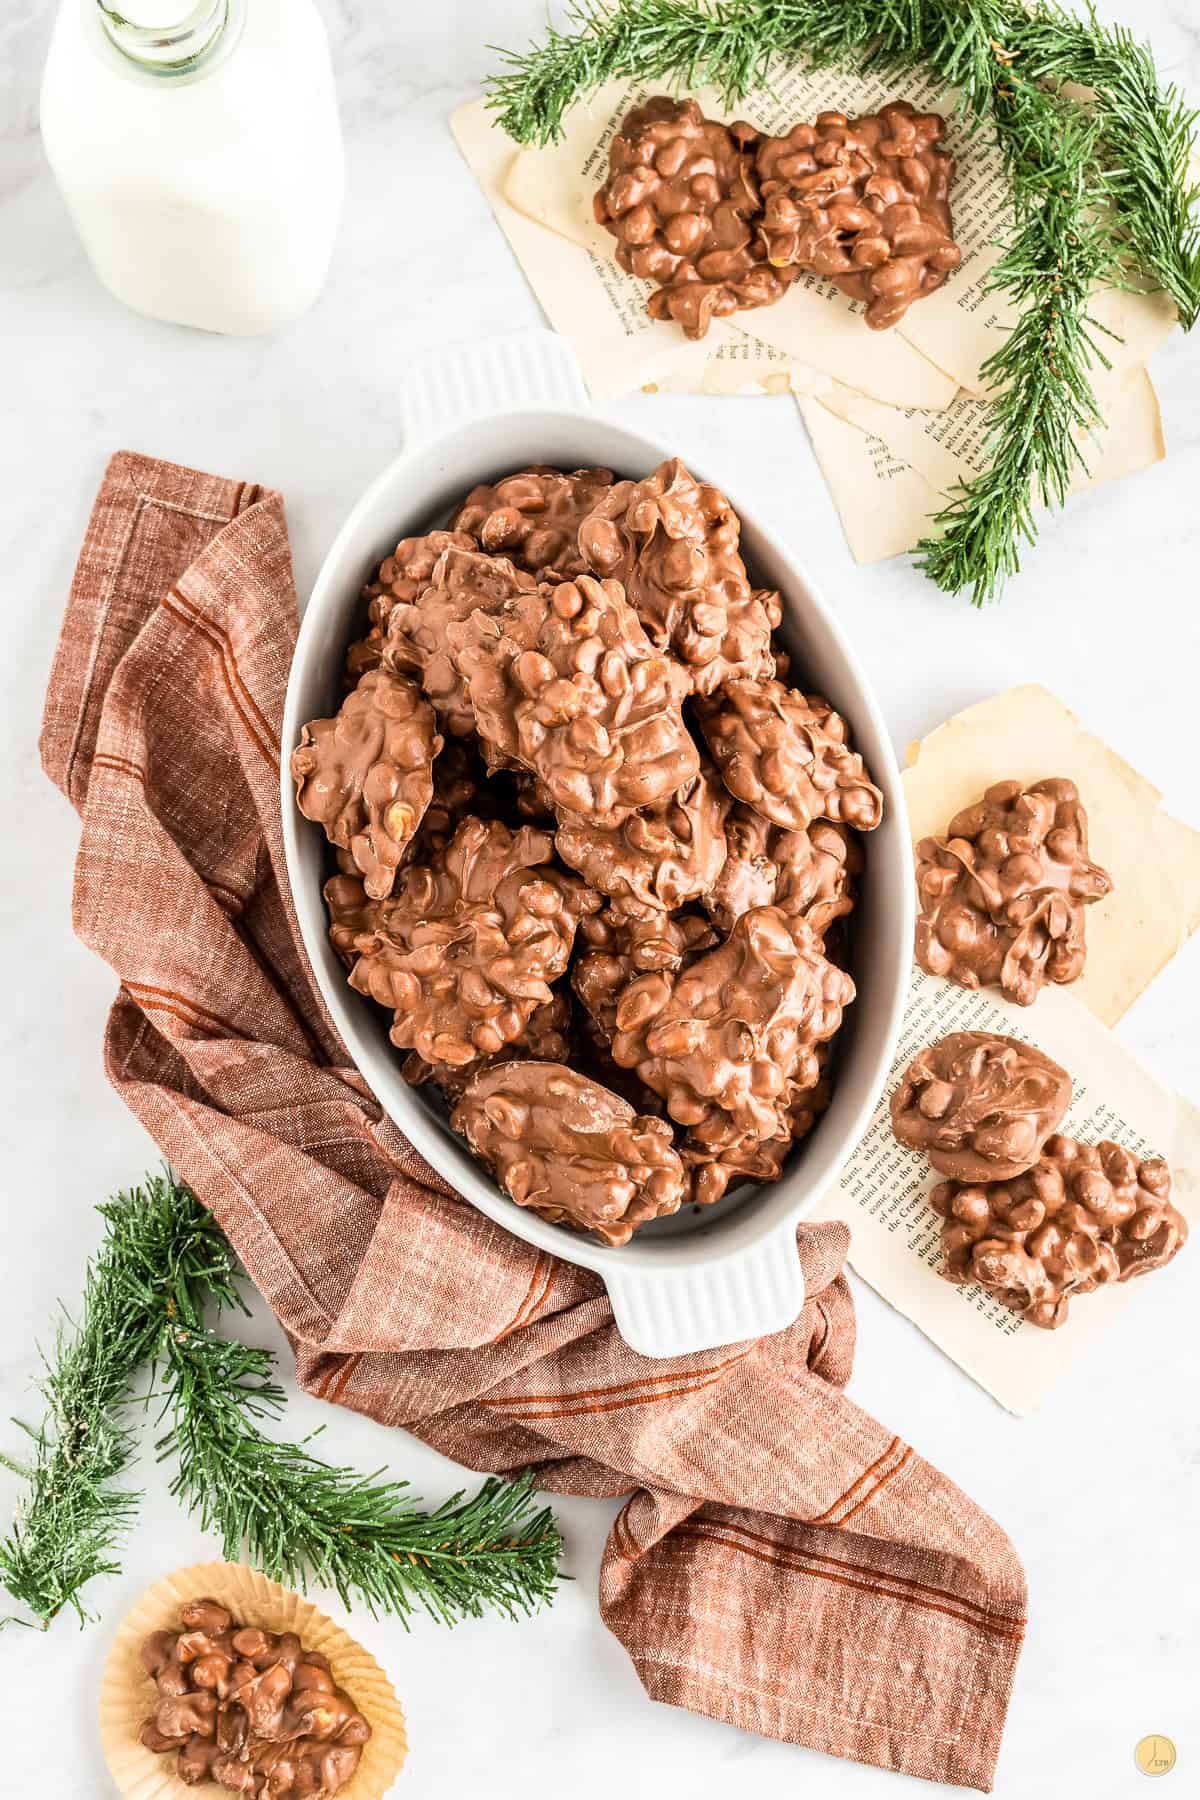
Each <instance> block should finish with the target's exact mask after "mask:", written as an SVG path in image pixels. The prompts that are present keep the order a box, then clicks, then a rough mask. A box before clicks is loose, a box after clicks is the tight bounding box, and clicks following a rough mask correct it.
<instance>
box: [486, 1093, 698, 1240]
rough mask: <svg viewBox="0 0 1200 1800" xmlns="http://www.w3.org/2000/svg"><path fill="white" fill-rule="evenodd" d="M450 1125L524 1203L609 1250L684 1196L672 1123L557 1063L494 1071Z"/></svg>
mask: <svg viewBox="0 0 1200 1800" xmlns="http://www.w3.org/2000/svg"><path fill="white" fill-rule="evenodd" d="M451 1122H452V1124H453V1125H454V1128H455V1130H456V1131H461V1132H462V1134H463V1136H464V1137H465V1138H466V1140H467V1142H468V1143H469V1144H470V1146H471V1149H472V1150H473V1151H474V1153H475V1155H476V1156H477V1157H478V1158H479V1159H480V1161H481V1162H483V1163H486V1165H487V1166H488V1168H490V1169H491V1170H492V1172H493V1173H494V1174H495V1176H496V1178H497V1180H498V1181H499V1182H500V1184H501V1186H502V1187H503V1188H504V1190H505V1192H506V1193H507V1194H508V1195H509V1196H510V1197H511V1198H512V1199H513V1200H515V1201H516V1203H517V1205H518V1206H528V1207H530V1208H531V1209H532V1210H533V1211H534V1212H536V1213H538V1214H539V1215H540V1217H542V1218H543V1219H548V1220H550V1222H551V1223H552V1224H568V1225H573V1226H575V1227H576V1229H577V1230H580V1231H594V1232H595V1233H596V1235H597V1236H598V1237H602V1238H603V1239H604V1241H605V1243H608V1244H625V1243H628V1241H629V1239H630V1238H631V1237H632V1236H633V1233H634V1232H635V1231H636V1230H637V1228H638V1226H639V1225H642V1224H644V1223H645V1222H646V1220H647V1219H658V1218H661V1217H662V1216H663V1215H664V1214H665V1213H673V1212H677V1211H678V1209H679V1206H680V1203H681V1201H682V1199H683V1195H684V1186H685V1183H684V1173H683V1164H682V1163H681V1162H680V1160H679V1156H678V1154H677V1153H676V1151H675V1148H674V1145H673V1143H672V1140H671V1127H670V1126H669V1125H668V1124H667V1123H666V1122H665V1121H664V1120H662V1119H655V1118H649V1117H639V1116H638V1114H637V1113H635V1112H634V1109H633V1107H632V1106H629V1105H627V1104H626V1102H625V1101H624V1100H621V1099H619V1098H618V1097H617V1095H616V1094H613V1093H610V1092H609V1091H608V1090H607V1089H606V1088H602V1087H599V1086H597V1084H596V1083H595V1082H594V1081H589V1080H588V1079H587V1078H586V1077H585V1076H583V1075H577V1074H575V1072H574V1071H573V1070H572V1069H568V1068H565V1067H564V1066H563V1065H562V1064H561V1063H536V1062H517V1063H505V1064H503V1066H501V1067H500V1068H494V1069H490V1070H488V1072H487V1073H486V1074H484V1075H481V1076H479V1077H478V1079H477V1080H475V1081H473V1082H472V1083H471V1085H470V1087H469V1088H467V1090H466V1092H465V1093H464V1094H463V1096H462V1098H461V1100H460V1101H459V1102H458V1105H457V1106H456V1107H455V1109H454V1114H453V1118H452V1121H451Z"/></svg>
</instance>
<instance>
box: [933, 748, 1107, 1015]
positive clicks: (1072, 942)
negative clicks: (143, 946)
mask: <svg viewBox="0 0 1200 1800" xmlns="http://www.w3.org/2000/svg"><path fill="white" fill-rule="evenodd" d="M1111 892H1112V879H1111V877H1110V876H1109V875H1108V873H1107V871H1106V870H1104V869H1102V868H1101V867H1100V866H1099V864H1098V863H1094V862H1092V861H1090V860H1089V857H1088V836H1087V814H1086V813H1085V812H1084V809H1083V806H1082V803H1081V802H1080V798H1079V792H1078V789H1077V788H1076V786H1075V783H1074V782H1073V781H1066V780H1062V779H1053V780H1046V781H1037V782H1034V783H1033V784H1032V785H1031V786H1029V787H1026V786H1024V785H1023V784H1022V783H1021V782H1019V781H998V782H996V783H994V785H993V786H991V787H990V788H988V789H987V791H986V793H985V794H984V796H983V798H982V799H981V800H979V801H977V802H976V804H975V805H974V806H968V807H965V808H964V809H963V811H962V812H960V813H957V814H956V815H955V816H954V818H953V819H951V821H950V824H949V826H948V828H947V831H946V835H945V837H929V838H923V839H922V840H921V842H920V843H919V844H918V845H917V895H918V900H919V904H920V912H919V916H918V919H917V944H916V950H917V961H918V962H919V963H920V965H921V967H922V968H923V969H925V970H927V971H928V973H929V974H931V975H944V976H946V977H947V978H948V979H949V980H950V981H955V982H957V983H958V984H959V986H960V987H966V988H980V987H998V988H1000V990H1001V991H1002V992H1003V993H1004V995H1005V996H1006V997H1007V998H1008V999H1010V1000H1015V1001H1017V1003H1018V1004H1019V1005H1021V1006H1031V1005H1032V1004H1033V1002H1034V1001H1035V1000H1036V999H1037V996H1038V994H1039V992H1040V991H1041V989H1042V988H1043V987H1044V986H1045V984H1046V983H1047V982H1054V983H1057V984H1060V985H1061V984H1064V983H1067V982H1071V981H1077V980H1078V978H1079V976H1080V975H1082V974H1083V968H1084V963H1085V961H1086V958H1087V944H1086V941H1085V937H1084V912H1085V909H1086V908H1087V907H1089V906H1093V905H1095V903H1096V901H1098V900H1103V899H1104V897H1105V895H1106V894H1109V893H1111Z"/></svg>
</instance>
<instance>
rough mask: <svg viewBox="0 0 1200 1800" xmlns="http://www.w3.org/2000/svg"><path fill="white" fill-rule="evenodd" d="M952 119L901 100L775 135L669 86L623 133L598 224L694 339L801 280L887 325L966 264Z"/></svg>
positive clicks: (656, 304) (664, 315)
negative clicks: (706, 109)
mask: <svg viewBox="0 0 1200 1800" xmlns="http://www.w3.org/2000/svg"><path fill="white" fill-rule="evenodd" d="M944 129H945V121H944V120H943V119H942V118H941V117H940V116H939V115H938V114H937V113H919V112H917V111H915V109H914V108H913V107H912V106H911V105H910V104H909V102H908V101H907V100H893V101H890V102H889V103H888V105H886V106H885V107H884V108H883V109H882V111H880V112H878V113H869V114H867V115H865V116H864V117H863V118H859V119H851V118H848V117H847V116H846V114H845V113H839V112H823V113H819V114H818V115H817V118H816V120H815V122H814V123H813V124H811V125H809V124H797V125H793V126H792V128H791V130H790V131H789V132H788V133H787V134H786V135H785V136H783V137H768V136H767V135H766V134H765V133H763V132H760V131H756V130H755V128H754V127H753V126H752V125H746V124H744V123H740V122H739V123H736V124H733V125H723V124H721V123H720V122H719V121H718V120H716V119H706V118H705V116H704V114H703V113H702V112H701V110H700V108H699V106H698V105H697V104H696V102H695V101H694V100H673V99H671V98H670V97H669V96H666V95H659V96H656V97H655V98H654V99H652V100H647V101H646V103H645V105H644V106H638V107H635V108H634V110H633V111H632V112H631V113H630V114H629V115H628V117H627V118H626V119H625V121H624V123H623V125H622V126H621V129H620V131H619V133H618V134H617V136H616V137H615V138H614V139H613V141H612V144H611V146H610V149H609V172H608V179H607V181H606V182H605V183H604V186H603V187H602V188H601V189H600V191H599V192H598V193H597V195H596V197H595V213H596V218H597V221H598V222H599V223H600V224H601V225H603V226H604V227H605V229H606V230H607V231H610V232H612V234H613V236H614V237H615V238H616V240H617V252H616V254H617V261H618V262H619V263H620V265H621V267H622V268H623V269H627V270H628V271H629V273H630V274H632V275H637V276H640V277H641V278H642V279H643V280H646V281H653V282H655V283H656V284H657V291H656V292H655V293H654V294H652V295H651V297H650V300H649V304H648V310H649V312H650V316H651V317H652V318H655V319H674V320H675V321H676V322H677V323H678V324H679V325H681V326H682V328H683V330H684V332H685V333H686V334H687V336H688V337H690V338H702V337H703V336H704V334H705V332H706V331H707V330H708V327H709V324H710V323H711V321H712V320H713V319H724V318H728V317H729V315H730V314H731V313H735V312H738V311H740V310H742V309H743V308H747V307H757V306H770V305H773V304H774V302H775V301H777V300H780V299H782V297H783V295H784V294H785V293H786V292H787V290H788V288H789V287H790V286H791V285H792V284H793V283H794V282H796V281H798V280H799V279H800V277H801V276H802V275H804V274H814V275H820V276H824V277H826V278H827V279H828V280H830V281H832V282H833V283H834V285H835V286H836V287H838V288H840V289H841V291H842V293H844V294H847V295H849V296H850V298H851V299H852V300H857V301H859V302H861V303H862V304H863V307H864V317H865V319H866V322H867V324H868V325H870V326H871V327H872V328H873V329H874V330H876V331H883V330H886V329H887V327H888V326H891V325H895V324H897V323H898V322H899V320H900V319H902V318H903V317H904V315H905V313H906V312H907V311H908V309H909V307H910V306H911V305H912V303H913V301H914V300H921V299H923V298H924V297H925V296H926V295H927V294H932V293H933V292H934V291H935V290H936V289H937V288H939V287H941V286H942V284H943V282H944V281H945V279H946V277H947V275H949V273H950V271H951V270H952V269H956V268H957V267H958V265H959V263H960V262H961V261H962V252H961V250H960V249H959V247H958V245H957V244H956V243H955V242H954V237H953V227H952V224H951V219H950V198H949V196H950V184H951V182H952V181H953V179H954V161H953V158H952V157H950V156H948V155H947V154H946V152H945V151H944V150H943V149H941V147H940V140H941V137H942V133H943V131H944Z"/></svg>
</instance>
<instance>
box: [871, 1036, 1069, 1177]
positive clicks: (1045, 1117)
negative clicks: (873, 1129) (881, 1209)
mask: <svg viewBox="0 0 1200 1800" xmlns="http://www.w3.org/2000/svg"><path fill="white" fill-rule="evenodd" d="M1070 1104H1071V1077H1070V1076H1069V1075H1068V1074H1067V1071H1066V1070H1065V1069H1063V1068H1060V1067H1059V1065H1058V1064H1057V1063H1056V1062H1052V1061H1051V1059H1050V1058H1049V1057H1048V1056H1046V1055H1044V1054H1043V1053H1042V1051H1040V1050H1038V1049H1036V1048H1035V1047H1034V1045H1033V1044H1022V1043H1018V1041H1017V1039H1016V1038H1005V1037H995V1036H993V1035H992V1033H991V1032H987V1031H955V1032H952V1033H951V1035H950V1036H949V1037H944V1038H942V1039H941V1041H940V1042H939V1043H936V1044H931V1045H930V1046H929V1047H928V1049H925V1050H922V1052H921V1054H920V1055H919V1056H918V1057H917V1058H916V1059H915V1060H914V1061H913V1062H912V1063H911V1064H910V1065H909V1067H908V1070H907V1071H906V1073H905V1076H904V1079H903V1080H902V1081H901V1083H900V1085H899V1087H898V1088H897V1089H896V1090H895V1092H894V1093H893V1095H892V1100H891V1107H892V1130H893V1131H894V1132H895V1134H896V1137H897V1138H898V1139H899V1141H900V1142H901V1143H902V1144H903V1145H905V1147H906V1148H907V1149H909V1150H923V1151H924V1152H925V1154H926V1156H927V1157H928V1158H929V1160H930V1162H931V1163H932V1164H933V1167H934V1168H935V1169H936V1170H937V1171H938V1173H939V1174H941V1175H951V1176H953V1178H954V1179H955V1181H1007V1180H1009V1179H1010V1178H1011V1177H1013V1176H1014V1175H1020V1174H1022V1173H1023V1172H1024V1170H1026V1169H1028V1168H1030V1167H1031V1166H1032V1164H1033V1163H1034V1162H1036V1161H1037V1158H1038V1157H1039V1156H1040V1155H1041V1151H1042V1145H1043V1144H1044V1143H1045V1141H1046V1139H1047V1138H1048V1137H1049V1136H1050V1134H1051V1133H1052V1132H1054V1131H1056V1130H1057V1129H1058V1126H1059V1125H1060V1123H1061V1121H1062V1116H1063V1114H1064V1113H1065V1112H1066V1110H1067V1107H1068V1106H1069V1105H1070Z"/></svg>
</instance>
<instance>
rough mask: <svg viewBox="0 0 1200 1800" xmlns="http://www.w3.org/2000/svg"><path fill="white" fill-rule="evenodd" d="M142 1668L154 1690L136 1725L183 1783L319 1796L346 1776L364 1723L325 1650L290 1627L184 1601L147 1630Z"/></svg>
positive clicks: (297, 1797)
mask: <svg viewBox="0 0 1200 1800" xmlns="http://www.w3.org/2000/svg"><path fill="white" fill-rule="evenodd" d="M141 1654H142V1666H143V1668H144V1669H145V1671H146V1673H147V1675H149V1676H150V1678H151V1680H152V1681H153V1682H154V1685H155V1687H156V1688H157V1690H158V1694H157V1699H156V1701H155V1705H154V1711H153V1713H152V1714H151V1715H150V1717H149V1718H148V1719H147V1720H146V1721H145V1723H144V1724H143V1726H142V1729H141V1733H140V1736H141V1741H142V1743H143V1744H144V1745H145V1746H146V1748H147V1750H153V1751H155V1752H157V1753H158V1754H159V1755H162V1756H166V1755H174V1756H175V1769H176V1773H177V1774H178V1776H179V1779H180V1780H181V1781H182V1782H185V1783H186V1784H187V1785H188V1786H189V1787H191V1786H193V1785H195V1784H197V1783H199V1782H204V1781H215V1782H216V1783H218V1785H219V1786H221V1787H223V1788H226V1789H228V1790H229V1791H230V1792H232V1793H236V1794H261V1795H268V1794H269V1795H272V1796H275V1797H276V1800H327V1796H329V1795H331V1794H336V1793H338V1792H340V1790H341V1789H343V1788H344V1787H346V1786H347V1784H348V1783H349V1782H350V1781H352V1780H353V1778H354V1774H355V1771H356V1770H357V1768H358V1764H359V1759H360V1758H361V1756H362V1750H363V1745H364V1744H365V1743H366V1742H367V1740H368V1738H369V1737H370V1736H371V1727H370V1725H369V1724H368V1723H367V1721H366V1719H364V1717H363V1715H362V1714H361V1713H360V1712H359V1711H358V1708H357V1707H356V1706H355V1704H354V1702H353V1700H352V1699H351V1698H350V1696H349V1694H347V1693H345V1692H343V1690H342V1689H341V1688H340V1687H338V1685H337V1683H336V1682H335V1681H334V1678H333V1671H332V1670H331V1668H330V1666H329V1662H328V1660H327V1658H326V1657H324V1656H322V1655H321V1654H320V1653H319V1652H318V1651H315V1650H306V1649H305V1648H304V1646H303V1644H302V1643H301V1642H300V1639H299V1638H298V1637H297V1636H296V1635H295V1633H294V1632H291V1631H285V1632H281V1633H279V1634H276V1633H275V1632H271V1631H260V1630H259V1629H258V1627H257V1626H255V1625H239V1624H238V1622H237V1620H236V1619H234V1617H233V1616H232V1614H231V1613H230V1612H229V1610H228V1608H227V1607H224V1606H221V1605H220V1604H219V1602H218V1601H216V1600H207V1599H199V1600H190V1601H188V1602H187V1604H186V1605H185V1606H183V1607H182V1608H181V1610H180V1629H179V1630H178V1631H155V1632H152V1633H151V1635H150V1636H149V1637H148V1638H147V1639H146V1640H145V1642H144V1643H143V1645H142V1652H141Z"/></svg>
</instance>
